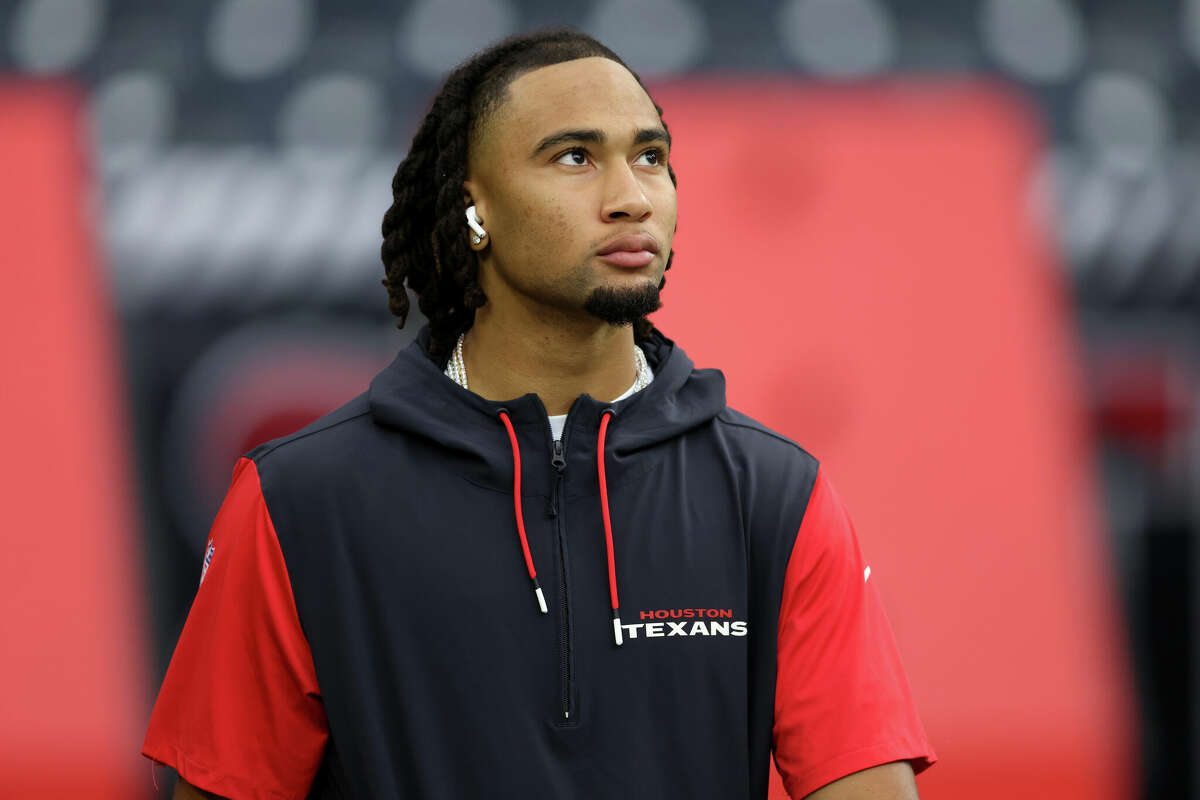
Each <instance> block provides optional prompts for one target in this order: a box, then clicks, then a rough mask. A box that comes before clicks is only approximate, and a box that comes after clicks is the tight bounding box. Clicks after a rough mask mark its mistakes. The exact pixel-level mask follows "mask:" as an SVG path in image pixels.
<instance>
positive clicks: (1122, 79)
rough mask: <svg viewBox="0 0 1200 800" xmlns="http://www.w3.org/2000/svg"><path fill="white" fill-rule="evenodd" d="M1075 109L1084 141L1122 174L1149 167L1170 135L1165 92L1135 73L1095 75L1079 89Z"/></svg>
mask: <svg viewBox="0 0 1200 800" xmlns="http://www.w3.org/2000/svg"><path fill="white" fill-rule="evenodd" d="M1074 111H1075V127H1076V131H1077V135H1078V136H1079V138H1080V140H1081V141H1082V142H1083V143H1084V144H1086V145H1088V146H1090V148H1091V149H1092V151H1093V152H1094V154H1095V155H1096V156H1097V157H1099V158H1101V159H1103V160H1104V161H1106V162H1107V163H1108V164H1109V165H1110V166H1111V167H1112V168H1114V169H1116V170H1118V171H1120V172H1124V173H1130V172H1132V173H1140V172H1143V171H1145V170H1146V169H1148V168H1149V167H1150V165H1151V164H1153V163H1154V161H1155V160H1156V159H1157V158H1158V157H1159V156H1160V154H1161V151H1162V148H1163V146H1164V145H1165V144H1166V143H1167V140H1168V139H1169V137H1170V119H1169V111H1168V109H1167V105H1166V102H1165V99H1164V98H1163V95H1162V93H1161V92H1160V91H1159V90H1158V89H1157V88H1156V87H1155V86H1154V85H1153V84H1151V83H1150V82H1149V81H1146V80H1143V79H1142V78H1140V77H1138V76H1136V75H1134V74H1132V73H1129V72H1119V71H1103V72H1097V73H1094V74H1092V75H1090V76H1089V77H1088V78H1087V79H1086V80H1085V81H1084V82H1083V84H1082V85H1081V86H1080V88H1079V91H1078V94H1077V97H1076V105H1075V110H1074Z"/></svg>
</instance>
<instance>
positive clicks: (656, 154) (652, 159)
mask: <svg viewBox="0 0 1200 800" xmlns="http://www.w3.org/2000/svg"><path fill="white" fill-rule="evenodd" d="M643 158H646V159H649V160H648V161H646V162H645V165H646V166H649V167H657V166H659V165H660V164H662V163H663V161H665V160H666V159H665V158H663V151H662V150H660V149H659V148H657V147H651V148H650V149H649V150H646V151H645V152H643V153H642V154H641V155H640V156H638V159H639V160H640V159H643Z"/></svg>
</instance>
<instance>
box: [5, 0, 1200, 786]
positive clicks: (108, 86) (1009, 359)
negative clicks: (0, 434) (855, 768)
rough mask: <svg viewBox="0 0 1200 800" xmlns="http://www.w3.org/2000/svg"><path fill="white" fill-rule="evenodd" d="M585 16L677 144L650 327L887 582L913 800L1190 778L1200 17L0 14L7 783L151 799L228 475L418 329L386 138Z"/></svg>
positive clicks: (492, 9)
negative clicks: (500, 56) (398, 255)
mask: <svg viewBox="0 0 1200 800" xmlns="http://www.w3.org/2000/svg"><path fill="white" fill-rule="evenodd" d="M556 24H570V25H573V26H576V27H578V28H580V29H582V30H585V31H587V32H589V33H592V34H593V35H595V36H597V37H598V38H599V39H601V40H602V41H603V42H605V43H606V44H608V45H609V46H610V47H612V48H613V49H614V50H616V51H617V52H618V53H619V54H621V56H622V57H623V58H625V60H626V61H627V62H628V63H629V64H630V66H631V67H633V68H634V69H635V70H638V71H639V72H640V74H641V75H642V77H643V78H645V79H646V80H647V81H648V83H649V84H650V86H651V89H652V91H653V92H654V95H655V98H656V100H657V101H658V102H659V103H660V105H662V106H663V107H664V110H665V115H664V116H665V119H666V121H667V123H668V125H670V126H671V130H672V134H673V136H674V138H675V151H674V153H673V155H672V160H673V162H674V163H675V164H676V169H677V171H678V173H679V197H680V228H679V234H678V237H677V240H676V251H677V256H676V259H675V266H674V268H673V269H672V272H671V274H670V275H669V276H668V288H667V289H666V290H665V293H664V300H665V303H666V306H665V308H664V309H663V311H662V312H660V314H659V316H658V317H656V322H657V324H658V325H659V327H660V328H662V329H663V331H664V332H665V333H666V334H667V335H668V336H670V337H672V338H674V339H676V340H677V341H678V342H679V343H680V344H681V345H682V346H683V347H684V348H685V349H687V350H688V352H689V354H691V355H692V357H693V358H694V360H696V361H697V363H698V364H699V365H700V366H719V367H721V368H723V369H724V370H725V372H726V375H727V377H728V378H729V380H730V399H731V404H733V405H735V406H736V407H738V408H740V409H741V410H744V411H746V412H747V413H749V414H751V415H752V416H755V417H758V418H760V419H762V420H763V421H764V422H766V423H767V424H769V425H771V426H772V427H775V428H777V429H779V430H782V431H783V432H785V433H787V434H788V435H789V436H793V437H794V438H796V439H797V440H798V441H800V443H801V444H803V445H804V446H805V447H807V448H808V449H809V450H810V451H812V452H813V453H814V454H815V455H817V456H818V457H819V458H821V459H822V460H823V461H825V463H827V464H829V465H830V466H831V469H832V470H833V472H834V474H835V475H836V476H839V486H843V487H844V494H845V495H846V497H847V501H848V502H849V504H850V507H851V510H852V511H853V512H854V513H855V516H856V521H857V523H858V527H859V530H860V536H861V538H862V542H863V546H864V550H865V551H866V553H867V555H868V556H870V557H871V558H872V564H873V565H877V564H879V565H883V568H885V569H877V570H876V571H874V572H873V575H878V576H879V577H880V580H881V584H880V585H881V592H882V593H883V595H884V598H885V601H886V602H887V607H888V610H889V614H890V615H891V618H892V621H893V624H894V626H895V628H896V631H897V637H898V640H899V643H900V646H901V650H902V652H903V655H904V657H905V660H906V664H907V665H908V667H909V670H910V679H911V681H912V683H913V687H914V693H915V696H916V698H917V701H918V705H919V706H920V707H921V710H922V715H923V718H924V719H925V721H926V726H927V728H928V731H929V734H930V738H931V740H932V742H933V743H934V747H935V749H936V750H937V751H938V755H939V756H940V758H941V761H940V762H939V764H937V765H935V766H934V767H933V768H932V769H930V770H929V771H928V772H927V773H926V774H923V775H922V776H921V777H920V778H919V780H918V784H919V786H920V789H921V794H922V797H923V798H934V799H935V800H936V798H950V797H973V798H985V797H997V798H998V797H1006V798H1007V797H1010V796H1012V795H1013V794H1015V793H1016V792H1022V793H1024V794H1032V795H1033V796H1036V797H1089V798H1094V797H1113V798H1117V797H1122V798H1134V797H1136V798H1182V797H1197V796H1200V792H1198V788H1200V767H1198V764H1200V758H1197V756H1200V751H1198V742H1200V739H1198V737H1197V724H1196V721H1197V719H1198V717H1200V713H1198V711H1200V701H1198V699H1197V693H1196V691H1195V686H1196V676H1197V673H1198V670H1200V667H1198V665H1197V661H1196V658H1195V655H1194V645H1195V641H1196V632H1197V607H1198V601H1197V597H1196V594H1195V592H1194V590H1193V584H1194V582H1195V577H1196V572H1197V567H1198V565H1200V552H1198V551H1197V546H1196V545H1197V535H1198V533H1200V402H1198V401H1200V1H1198V0H1138V1H1137V2H1134V0H968V1H967V2H949V0H921V2H917V0H779V1H776V0H756V1H754V2H739V3H730V2H715V0H639V1H638V2H635V1H634V0H596V2H587V3H570V2H550V1H549V0H419V1H418V2H398V3H382V2H367V1H366V0H341V1H340V2H337V3H334V2H328V1H327V0H213V1H212V2H180V1H179V0H175V1H174V2H165V3H164V2H148V0H0V187H2V188H0V217H2V218H3V219H2V220H0V234H2V238H0V243H2V249H0V253H2V255H0V263H2V264H3V269H4V271H3V278H4V282H3V289H2V290H0V295H2V296H3V300H2V301H0V311H2V312H3V313H2V314H0V317H2V318H3V319H2V320H0V354H3V362H2V364H3V375H4V377H3V379H2V383H0V410H2V411H3V415H4V418H5V419H6V421H7V422H8V423H9V424H8V425H7V426H6V427H7V428H9V430H7V431H6V433H5V436H4V442H5V447H4V450H5V452H6V458H5V459H4V465H3V466H2V467H0V501H2V502H3V503H4V506H5V508H6V509H8V513H7V514H6V517H7V519H6V520H5V521H4V522H0V531H2V532H3V538H0V544H2V545H3V547H4V551H5V553H6V556H5V558H4V559H3V560H4V564H3V565H0V579H3V586H2V587H0V603H2V608H3V617H4V619H3V621H0V642H3V648H4V649H5V651H6V653H7V655H6V658H5V660H4V661H5V663H4V665H3V666H0V677H3V678H4V683H5V685H6V686H7V687H8V689H7V690H6V693H5V694H6V695H8V696H6V697H5V698H4V699H2V700H0V785H4V786H7V787H10V788H11V789H12V790H13V791H15V792H16V793H15V794H13V795H11V796H13V797H58V796H60V795H61V796H67V795H68V794H72V793H75V794H78V793H79V790H80V787H87V788H86V790H84V791H82V794H84V795H85V796H97V797H98V796H113V797H131V796H144V797H152V796H155V794H156V790H155V789H154V787H153V785H152V776H151V770H150V766H149V762H146V761H145V760H144V759H142V758H141V757H140V756H138V754H137V751H138V749H139V747H140V742H141V737H142V735H143V733H144V730H145V722H146V719H147V718H148V714H149V708H150V704H151V702H152V700H153V698H154V695H155V693H156V692H157V688H158V685H159V682H160V681H161V677H162V675H163V673H164V671H165V669H166V665H167V663H168V660H169V658H170V654H171V652H172V649H173V647H174V643H175V640H176V639H177V637H178V635H179V632H180V629H181V628H182V625H183V621H184V619H185V617H186V614H187V610H188V607H189V604H190V602H191V598H192V595H193V593H194V591H195V586H196V582H197V580H198V578H199V570H200V564H201V558H202V551H203V548H204V543H205V541H206V532H207V529H208V526H209V524H210V523H211V521H212V517H213V515H214V514H215V512H216V509H217V506H218V505H219V503H220V500H221V497H222V495H223V493H224V491H225V489H226V488H227V487H228V481H229V477H230V474H231V470H232V466H233V463H234V461H235V460H236V458H237V456H238V455H239V454H241V453H242V452H244V451H246V450H248V449H250V448H251V447H252V446H253V445H255V444H257V443H259V442H261V441H265V440H266V439H269V438H272V437H275V436H279V435H282V434H285V433H288V432H290V431H292V430H294V429H296V428H298V427H300V426H302V425H304V424H306V423H307V422H308V421H309V420H311V419H313V418H315V417H316V416H319V415H320V414H322V413H324V412H326V411H328V410H330V409H332V408H334V407H336V406H338V405H340V404H341V403H343V402H345V401H346V400H348V399H349V398H350V397H352V396H354V395H356V394H358V393H359V392H360V391H362V390H363V389H365V387H366V384H367V381H368V380H369V378H370V377H371V376H372V375H373V374H374V373H375V372H377V371H378V370H379V369H381V368H382V367H383V366H384V365H386V363H387V362H388V361H389V360H390V358H391V357H392V355H393V354H394V353H395V352H396V351H397V350H398V349H399V348H400V347H403V346H404V345H406V344H407V342H408V341H409V340H410V339H411V338H412V336H413V335H415V333H416V331H417V330H418V329H419V327H420V325H421V324H422V320H421V319H420V317H419V314H418V313H416V312H415V304H414V314H413V317H412V318H411V319H410V323H409V325H408V326H407V327H406V328H405V329H404V330H403V331H397V330H396V328H395V326H394V320H392V318H390V316H389V315H388V313H387V307H386V293H385V290H384V289H383V287H382V286H381V285H380V283H379V281H380V279H381V278H382V276H383V272H382V266H381V264H380V261H379V244H380V232H379V228H380V221H381V219H382V216H383V213H384V211H385V210H386V209H387V208H388V206H389V205H390V203H391V195H390V183H391V178H392V175H393V173H394V171H395V168H396V165H397V164H398V163H399V161H400V159H401V158H403V156H404V154H405V152H406V150H407V146H408V142H409V140H410V138H411V136H412V134H413V132H414V131H415V128H416V125H417V124H418V123H419V120H420V119H421V117H422V115H423V114H424V112H425V110H426V108H427V107H428V104H429V102H430V100H431V99H432V97H433V95H434V93H435V92H436V90H437V88H438V85H439V82H440V80H441V78H442V77H443V76H444V75H445V74H446V72H447V71H448V70H449V69H450V68H452V67H453V66H454V65H455V64H456V63H457V62H459V61H460V60H461V59H463V58H465V57H466V56H468V55H469V54H471V53H472V52H474V51H476V50H478V49H480V48H482V47H484V46H486V45H487V44H489V43H490V42H492V41H494V40H496V39H498V38H500V37H502V36H504V35H507V34H510V33H515V32H519V31H525V30H530V29H533V28H537V27H542V26H546V25H556ZM768 348H769V349H768ZM913 487H917V488H915V489H914V488H913ZM889 580H890V581H891V582H890V583H889V582H888V581H889ZM22 687H23V689H22ZM157 781H158V787H159V788H158V793H161V794H162V796H168V793H169V790H170V786H171V784H172V782H173V776H172V775H171V774H170V771H169V770H164V769H159V770H158V771H157ZM783 796H784V795H783V794H782V793H780V792H779V787H778V786H776V787H775V789H774V790H773V794H772V797H783Z"/></svg>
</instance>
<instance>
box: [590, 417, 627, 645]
mask: <svg viewBox="0 0 1200 800" xmlns="http://www.w3.org/2000/svg"><path fill="white" fill-rule="evenodd" d="M612 415H613V412H612V409H610V408H606V409H604V413H602V414H601V415H600V433H599V434H598V435H597V437H596V468H597V469H598V470H599V472H600V511H601V513H602V514H603V515H604V542H605V544H606V545H608V594H609V596H610V597H611V598H612V611H613V638H614V639H616V642H617V644H618V645H620V644H621V642H622V638H621V607H620V604H619V603H618V602H617V565H616V560H615V558H614V557H613V540H612V519H611V518H610V517H609V514H608V482H607V481H606V480H605V478H604V434H605V433H606V432H607V431H608V420H609V419H610V418H611V417H612Z"/></svg>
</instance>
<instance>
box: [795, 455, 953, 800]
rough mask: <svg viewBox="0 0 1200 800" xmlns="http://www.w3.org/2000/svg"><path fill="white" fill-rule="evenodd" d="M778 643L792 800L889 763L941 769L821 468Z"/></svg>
mask: <svg viewBox="0 0 1200 800" xmlns="http://www.w3.org/2000/svg"><path fill="white" fill-rule="evenodd" d="M778 637H779V641H778V651H777V653H778V660H777V664H776V684H775V723H774V730H773V734H774V745H773V749H774V754H775V764H776V767H777V768H778V769H779V773H780V776H781V777H782V778H783V783H784V786H785V788H786V789H787V791H788V794H789V795H790V796H791V797H793V798H796V800H799V798H802V797H805V796H807V795H808V794H810V793H812V792H814V791H816V790H817V789H819V788H821V787H822V786H824V785H826V784H828V783H831V782H833V781H835V780H837V779H839V778H842V777H845V776H846V775H849V774H851V773H853V772H858V771H860V770H864V769H868V768H870V767H874V766H878V765H880V764H886V763H888V762H890V761H900V760H908V761H909V763H910V764H911V765H912V768H913V772H914V773H920V772H922V771H923V770H925V769H927V768H928V767H930V766H931V765H932V764H933V763H934V762H935V761H936V760H937V756H936V754H935V753H934V752H933V748H932V747H930V745H929V741H928V738H927V737H926V735H925V731H924V729H923V727H922V725H921V720H920V718H919V717H918V716H917V709H916V704H915V703H914V702H913V698H912V691H911V689H910V687H909V684H908V678H907V677H906V676H905V673H904V667H903V665H902V664H901V661H900V653H899V650H898V648H897V646H896V640H895V636H894V635H893V633H892V629H891V625H890V623H889V622H888V619H887V615H886V614H885V613H884V608H883V603H882V601H881V600H880V597H879V593H878V592H877V591H876V588H875V581H874V580H873V579H872V578H871V573H870V571H869V567H868V565H867V563H866V561H865V559H864V558H863V555H862V551H861V549H860V548H859V544H858V538H857V535H856V534H855V532H854V525H853V524H852V523H851V521H850V518H849V516H848V515H847V513H846V510H845V508H844V507H843V506H842V502H841V500H840V499H839V498H838V496H837V494H836V493H835V492H834V489H833V486H832V485H831V484H830V483H829V481H828V479H827V478H826V477H825V474H824V469H823V468H822V469H820V470H819V471H818V473H817V479H816V483H815V484H814V486H813V489H812V495H811V497H810V499H809V501H808V508H807V510H806V511H805V514H804V520H803V522H802V524H801V526H800V531H799V533H797V535H796V541H795V544H794V545H793V549H792V553H791V556H790V559H789V561H788V566H787V571H786V576H785V578H784V588H783V597H782V600H781V604H780V611H779V631H778Z"/></svg>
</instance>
